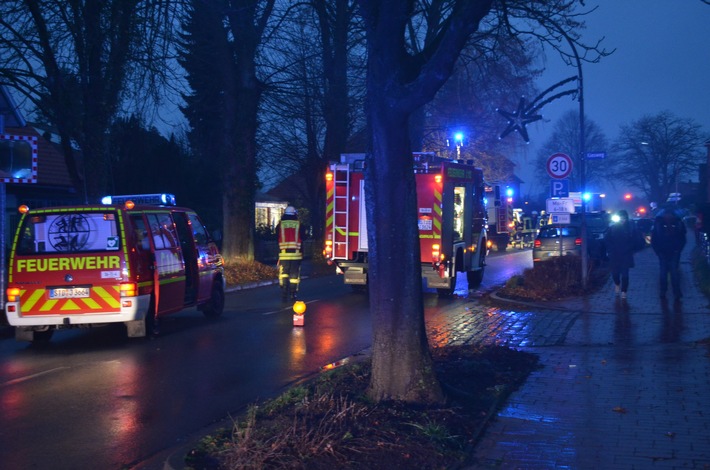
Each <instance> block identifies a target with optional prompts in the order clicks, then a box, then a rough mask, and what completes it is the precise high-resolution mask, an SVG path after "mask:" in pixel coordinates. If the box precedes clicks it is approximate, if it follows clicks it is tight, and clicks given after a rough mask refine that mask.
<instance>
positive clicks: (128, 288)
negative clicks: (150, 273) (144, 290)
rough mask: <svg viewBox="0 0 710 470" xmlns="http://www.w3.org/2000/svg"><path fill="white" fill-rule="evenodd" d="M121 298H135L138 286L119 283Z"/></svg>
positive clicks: (131, 283)
mask: <svg viewBox="0 0 710 470" xmlns="http://www.w3.org/2000/svg"><path fill="white" fill-rule="evenodd" d="M120 290H121V297H135V296H136V295H138V285H137V284H136V283H135V282H122V283H121V287H120Z"/></svg>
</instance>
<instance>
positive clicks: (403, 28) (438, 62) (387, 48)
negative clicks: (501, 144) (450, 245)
mask: <svg viewBox="0 0 710 470" xmlns="http://www.w3.org/2000/svg"><path fill="white" fill-rule="evenodd" d="M359 4H360V7H361V14H362V16H363V18H364V21H365V29H366V34H367V45H368V47H367V50H368V71H367V73H368V75H367V117H368V126H369V146H368V154H367V157H366V176H365V189H366V198H367V222H368V226H367V228H368V247H369V257H368V261H369V266H370V271H369V279H368V281H369V286H370V309H371V312H372V315H373V330H374V331H373V354H372V377H371V382H370V387H369V391H368V393H369V395H370V396H371V397H372V398H373V399H375V400H388V399H398V400H404V401H409V402H438V401H440V400H441V399H442V398H443V396H442V391H441V387H440V384H439V383H438V381H437V379H436V375H435V373H434V371H433V368H432V362H431V356H430V354H429V351H428V343H427V337H426V331H425V326H424V313H423V303H422V288H421V272H420V269H421V264H420V253H419V243H418V232H417V220H416V190H415V180H414V174H413V163H412V159H411V147H410V140H409V127H408V123H409V118H410V116H411V115H412V113H413V112H414V111H415V110H417V109H418V108H420V107H421V106H423V105H424V104H426V103H427V102H429V101H430V100H431V99H432V97H433V96H434V95H435V93H436V92H437V91H438V90H439V89H440V88H441V86H442V85H443V84H444V82H446V80H447V79H448V78H449V76H450V75H451V73H452V70H453V68H454V64H455V63H456V60H457V59H458V57H459V54H460V52H461V50H462V49H463V48H464V46H465V44H466V42H467V41H468V40H469V38H470V37H471V35H472V34H473V33H474V32H475V31H477V30H478V29H479V27H480V26H481V25H482V24H483V23H484V22H486V25H487V26H488V22H489V21H490V22H499V23H500V25H501V27H500V29H502V30H508V31H513V28H512V26H511V23H510V19H511V18H512V17H516V18H522V17H526V18H528V19H529V20H530V22H532V23H535V24H537V25H538V26H540V25H542V27H543V28H550V30H553V31H562V32H563V33H565V34H567V36H568V37H571V38H575V37H576V36H572V31H573V30H574V28H580V27H582V26H583V24H581V23H580V22H579V21H577V20H576V19H575V16H574V15H573V13H572V12H573V10H574V7H575V6H576V4H575V2H573V1H570V2H553V3H547V2H539V3H538V2H536V3H533V4H531V3H530V2H525V1H520V2H517V1H512V2H501V3H496V7H500V9H498V10H495V12H493V13H492V10H491V8H492V7H493V2H492V1H485V0H467V1H452V2H450V3H448V5H449V6H450V8H448V9H446V10H444V15H443V16H442V17H441V18H440V21H438V20H439V18H437V21H438V23H437V24H438V26H437V28H435V29H436V31H437V33H436V35H435V38H434V39H433V40H432V41H431V42H429V43H428V44H423V45H422V46H421V47H419V48H417V49H414V48H411V47H408V43H407V41H406V40H405V38H406V34H405V33H406V32H407V25H408V24H410V19H411V17H412V15H414V14H415V9H414V2H412V1H410V0H390V1H387V2H381V1H378V0H359ZM493 29H495V28H493ZM528 32H529V33H530V34H534V33H535V32H534V30H532V29H531V30H529V31H528ZM559 34H560V33H559V32H557V33H556V34H555V35H552V34H551V33H549V32H548V35H547V36H542V35H541V36H540V38H541V40H542V39H544V38H545V37H547V38H548V40H550V41H553V42H554V41H555V38H556V37H559ZM571 40H574V39H571ZM521 47H522V46H521ZM558 47H559V45H558Z"/></svg>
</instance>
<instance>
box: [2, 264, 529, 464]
mask: <svg viewBox="0 0 710 470" xmlns="http://www.w3.org/2000/svg"><path fill="white" fill-rule="evenodd" d="M526 263H531V261H530V252H529V251H527V250H526V251H521V252H518V251H512V252H509V253H506V254H505V255H504V256H501V255H500V254H493V256H491V257H490V258H489V266H488V267H487V272H486V276H485V277H484V282H483V283H482V285H481V286H480V287H479V288H478V289H475V290H473V291H471V292H469V291H468V286H467V284H466V280H465V276H459V283H458V286H457V292H456V293H457V295H455V296H453V297H451V298H440V297H438V296H437V295H436V294H435V293H434V291H427V293H426V294H425V308H426V319H427V325H428V329H429V331H430V338H431V341H432V342H433V344H435V345H436V344H446V343H450V342H452V341H454V342H455V340H456V338H455V337H452V335H454V336H455V331H456V328H457V326H456V322H459V323H460V324H459V327H461V328H465V329H466V330H468V331H469V332H470V330H471V328H475V329H478V330H479V331H480V332H481V335H482V336H483V337H486V338H490V337H491V335H492V334H493V333H495V332H496V328H498V330H499V332H500V333H503V331H504V330H505V329H506V328H507V327H510V326H511V323H510V322H512V321H514V318H513V317H512V316H511V315H509V314H507V313H506V312H503V311H497V310H496V309H491V308H489V307H481V306H480V305H478V302H477V298H478V297H480V296H481V295H482V294H483V293H484V292H489V291H491V290H493V289H494V288H495V287H496V286H498V285H500V284H502V283H503V282H505V280H506V279H507V278H509V277H510V276H512V275H513V274H514V273H516V272H520V271H521V270H522V269H523V268H524V267H526ZM301 298H302V299H303V300H304V301H305V302H306V303H307V311H306V325H305V326H304V327H303V328H296V327H294V326H293V321H292V318H293V317H292V315H293V312H292V310H291V306H290V304H284V303H282V302H281V300H280V296H279V293H278V287H276V286H274V285H269V286H262V287H258V288H254V289H248V290H240V291H237V292H233V293H231V294H229V295H228V297H227V306H226V309H225V313H224V315H223V316H222V317H220V318H218V319H216V321H210V320H208V319H206V318H204V317H203V316H202V315H201V314H200V313H199V312H197V311H196V310H194V309H191V310H187V311H184V312H181V313H179V314H176V315H173V316H170V317H168V318H167V319H165V320H164V321H163V322H162V324H161V336H160V337H159V338H157V339H152V340H128V339H126V338H125V336H124V330H123V328H122V327H121V326H111V327H105V328H99V329H94V330H70V331H62V332H58V333H56V334H55V335H54V337H53V339H52V342H51V343H50V344H49V345H48V346H46V347H42V348H37V347H33V346H30V345H28V344H26V343H17V342H15V341H14V339H12V338H11V337H9V335H7V334H6V335H5V337H3V339H1V340H0V408H1V409H2V414H0V462H2V467H3V468H7V469H26V468H37V469H45V468H47V469H64V468H66V469H75V468H86V466H87V465H89V464H90V466H91V467H92V468H106V469H111V468H116V469H119V468H127V467H134V468H162V467H163V464H162V463H161V462H163V460H165V459H166V458H167V457H166V456H168V455H171V454H172V453H173V450H174V449H175V448H179V447H180V446H181V445H184V444H185V443H187V442H190V440H191V439H193V438H195V437H197V436H200V435H201V434H202V433H204V432H206V430H208V429H209V428H210V427H212V426H214V425H216V424H217V423H220V422H222V423H224V422H225V421H224V420H225V418H226V419H227V420H228V416H229V415H233V414H235V413H238V412H239V411H240V410H242V409H243V408H244V407H245V406H247V405H249V404H251V403H253V402H254V401H256V400H258V399H263V398H268V397H270V396H273V395H275V394H277V393H278V392H279V391H281V390H283V388H284V387H287V386H289V385H291V384H293V383H295V382H298V381H299V380H302V379H304V378H307V377H309V376H311V375H313V374H314V373H317V371H318V370H320V368H321V367H322V366H324V365H326V364H329V363H332V362H334V361H337V360H340V359H342V358H345V357H348V356H350V355H353V354H357V353H358V352H360V351H363V350H365V349H366V348H368V347H369V346H370V343H371V323H370V315H369V309H368V304H367V297H366V296H365V295H362V294H359V293H355V292H352V290H351V289H350V288H349V287H348V286H344V285H343V283H342V278H340V277H339V276H330V277H324V278H317V279H306V280H304V282H303V285H302V290H301ZM476 312H477V313H480V315H473V313H476ZM474 321H475V322H476V323H475V324H472V323H470V322H474ZM452 322H453V323H452ZM495 324H497V325H498V326H497V327H496V326H495Z"/></svg>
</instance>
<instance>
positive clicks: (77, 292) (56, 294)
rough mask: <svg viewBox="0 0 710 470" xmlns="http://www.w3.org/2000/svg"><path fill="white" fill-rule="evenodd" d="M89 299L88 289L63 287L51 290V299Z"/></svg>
mask: <svg viewBox="0 0 710 470" xmlns="http://www.w3.org/2000/svg"><path fill="white" fill-rule="evenodd" d="M82 297H89V288H88V287H61V288H56V289H49V298H50V299H76V298H82Z"/></svg>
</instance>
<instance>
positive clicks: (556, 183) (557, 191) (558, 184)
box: [550, 179, 569, 197]
mask: <svg viewBox="0 0 710 470" xmlns="http://www.w3.org/2000/svg"><path fill="white" fill-rule="evenodd" d="M550 197H569V180H568V179H565V180H550Z"/></svg>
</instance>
